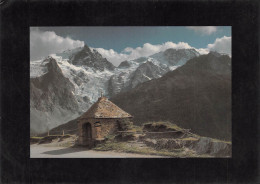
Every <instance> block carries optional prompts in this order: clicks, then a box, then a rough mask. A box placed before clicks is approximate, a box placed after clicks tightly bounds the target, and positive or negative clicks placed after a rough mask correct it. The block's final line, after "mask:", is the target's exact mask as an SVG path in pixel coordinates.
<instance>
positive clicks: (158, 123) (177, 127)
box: [143, 121, 183, 131]
mask: <svg viewBox="0 0 260 184" xmlns="http://www.w3.org/2000/svg"><path fill="white" fill-rule="evenodd" d="M146 124H152V126H153V127H155V126H160V125H165V126H166V127H167V128H172V129H174V130H176V131H183V128H181V127H179V126H178V125H176V124H173V123H171V122H169V121H157V122H155V121H151V122H147V123H144V124H143V126H144V125H146Z"/></svg>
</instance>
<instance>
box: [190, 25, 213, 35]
mask: <svg viewBox="0 0 260 184" xmlns="http://www.w3.org/2000/svg"><path fill="white" fill-rule="evenodd" d="M187 28H188V29H190V30H193V31H195V32H196V33H200V34H203V35H211V34H212V33H215V32H216V31H217V27H216V26H187Z"/></svg>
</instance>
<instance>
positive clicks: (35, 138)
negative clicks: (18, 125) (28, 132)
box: [30, 137, 44, 140]
mask: <svg viewBox="0 0 260 184" xmlns="http://www.w3.org/2000/svg"><path fill="white" fill-rule="evenodd" d="M30 138H31V139H39V140H40V139H42V138H44V137H30Z"/></svg>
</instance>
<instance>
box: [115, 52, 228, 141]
mask: <svg viewBox="0 0 260 184" xmlns="http://www.w3.org/2000/svg"><path fill="white" fill-rule="evenodd" d="M111 101H112V102H114V103H115V104H117V105H118V106H119V107H121V108H123V109H125V110H126V111H127V112H129V113H130V114H132V115H133V116H134V117H135V118H134V122H135V123H136V124H141V123H144V122H147V121H158V120H169V121H171V122H174V123H175V124H177V125H180V126H182V127H184V128H189V129H191V130H192V132H195V133H198V134H200V135H202V136H208V137H215V138H219V139H227V140H230V139H231V59H230V58H229V57H228V56H218V55H216V54H214V53H209V54H208V55H202V56H199V57H196V58H193V59H191V60H189V61H188V62H187V63H186V64H185V65H183V66H182V67H180V68H178V69H176V70H174V71H172V72H168V73H167V74H165V75H164V76H163V77H161V78H159V79H154V80H151V81H148V82H145V83H142V84H139V85H138V86H137V87H136V88H134V89H132V90H130V91H128V92H124V93H119V94H118V95H116V96H115V97H114V98H112V99H111Z"/></svg>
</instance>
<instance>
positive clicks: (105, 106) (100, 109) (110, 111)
mask: <svg viewBox="0 0 260 184" xmlns="http://www.w3.org/2000/svg"><path fill="white" fill-rule="evenodd" d="M129 117H132V116H131V115H130V114H128V113H127V112H125V111H123V110H122V109H121V108H119V107H118V106H117V105H115V104H114V103H112V102H111V101H109V100H108V99H107V98H106V97H100V98H99V99H98V101H97V102H96V103H94V104H93V105H92V106H91V107H90V108H89V110H88V111H87V112H85V113H84V114H83V115H82V116H80V119H82V118H129Z"/></svg>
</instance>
